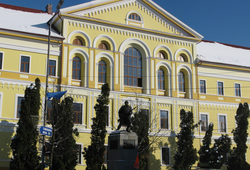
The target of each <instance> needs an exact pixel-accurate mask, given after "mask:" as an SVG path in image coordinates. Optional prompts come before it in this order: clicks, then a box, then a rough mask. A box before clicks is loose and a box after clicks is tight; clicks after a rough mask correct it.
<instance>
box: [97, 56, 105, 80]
mask: <svg viewBox="0 0 250 170" xmlns="http://www.w3.org/2000/svg"><path fill="white" fill-rule="evenodd" d="M106 70H107V69H106V63H105V61H103V60H101V61H100V62H99V69H98V81H99V82H101V83H106Z"/></svg>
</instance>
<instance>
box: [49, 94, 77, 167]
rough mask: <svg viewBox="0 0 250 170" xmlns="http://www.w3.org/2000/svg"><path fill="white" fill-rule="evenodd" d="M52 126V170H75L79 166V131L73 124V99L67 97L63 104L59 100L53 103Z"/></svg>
mask: <svg viewBox="0 0 250 170" xmlns="http://www.w3.org/2000/svg"><path fill="white" fill-rule="evenodd" d="M52 117H53V118H52V126H53V127H54V130H53V132H54V133H55V134H54V138H51V141H50V144H51V147H52V146H54V149H50V150H51V151H52V152H53V154H52V157H53V160H52V167H51V168H50V169H52V170H58V169H60V170H74V169H75V166H76V164H77V162H76V161H77V151H76V141H75V136H78V131H77V129H74V123H73V99H72V98H71V97H66V98H65V99H64V100H63V101H62V102H61V103H59V100H58V99H53V101H52Z"/></svg>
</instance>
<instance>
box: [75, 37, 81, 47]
mask: <svg viewBox="0 0 250 170" xmlns="http://www.w3.org/2000/svg"><path fill="white" fill-rule="evenodd" d="M73 44H74V45H80V46H83V42H82V40H80V39H78V38H76V39H74V41H73Z"/></svg>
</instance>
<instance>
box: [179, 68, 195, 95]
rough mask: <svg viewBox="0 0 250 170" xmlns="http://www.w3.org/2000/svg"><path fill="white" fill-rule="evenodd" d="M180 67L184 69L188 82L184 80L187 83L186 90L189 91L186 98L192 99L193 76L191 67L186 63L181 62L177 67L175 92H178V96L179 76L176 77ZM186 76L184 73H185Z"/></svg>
mask: <svg viewBox="0 0 250 170" xmlns="http://www.w3.org/2000/svg"><path fill="white" fill-rule="evenodd" d="M181 69H185V70H186V71H187V73H188V82H185V83H188V92H189V96H188V98H189V99H192V98H193V85H192V82H193V81H192V80H193V77H192V69H191V68H190V67H189V66H187V65H186V64H181V65H179V66H178V67H177V74H176V75H177V94H178V97H179V93H180V92H179V78H178V75H179V72H180V70H181ZM185 76H186V75H185Z"/></svg>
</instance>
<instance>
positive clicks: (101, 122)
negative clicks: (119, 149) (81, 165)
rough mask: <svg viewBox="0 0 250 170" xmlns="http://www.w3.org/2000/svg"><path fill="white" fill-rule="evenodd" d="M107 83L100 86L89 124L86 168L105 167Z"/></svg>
mask: <svg viewBox="0 0 250 170" xmlns="http://www.w3.org/2000/svg"><path fill="white" fill-rule="evenodd" d="M109 91H110V89H109V85H108V84H107V83H106V84H104V85H103V86H102V91H101V95H99V97H98V99H97V104H96V105H95V107H94V108H95V111H96V117H95V118H93V119H92V120H93V125H92V126H91V128H92V130H91V145H90V146H88V148H84V158H85V160H86V164H87V168H86V170H101V169H102V170H103V169H106V167H105V166H104V165H103V162H104V151H105V146H104V142H105V137H106V132H107V131H106V122H105V120H106V116H107V114H108V107H107V106H108V104H109Z"/></svg>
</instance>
